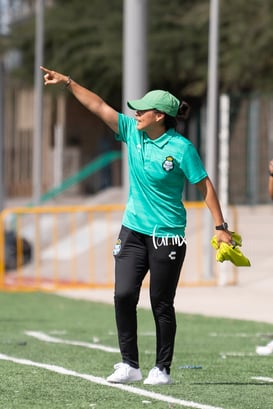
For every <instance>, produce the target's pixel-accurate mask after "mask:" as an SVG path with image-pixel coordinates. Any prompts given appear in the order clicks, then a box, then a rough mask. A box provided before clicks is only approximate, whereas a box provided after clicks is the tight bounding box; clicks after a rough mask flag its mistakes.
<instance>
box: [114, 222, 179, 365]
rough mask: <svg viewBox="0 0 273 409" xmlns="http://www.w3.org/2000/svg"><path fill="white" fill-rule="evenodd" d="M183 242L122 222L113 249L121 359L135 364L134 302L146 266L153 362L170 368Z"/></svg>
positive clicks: (136, 362)
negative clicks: (139, 230) (152, 323)
mask: <svg viewBox="0 0 273 409" xmlns="http://www.w3.org/2000/svg"><path fill="white" fill-rule="evenodd" d="M185 253H186V244H185V242H183V240H182V242H179V243H178V242H177V241H175V240H173V239H169V240H167V239H166V240H165V241H164V239H163V240H162V239H158V241H155V239H154V238H153V237H150V236H147V235H144V234H141V233H137V232H135V231H133V230H130V229H128V228H126V227H124V226H122V228H121V231H120V234H119V239H118V241H117V244H116V246H115V249H114V255H115V260H116V265H115V313H116V323H117V330H118V339H119V347H120V352H121V355H122V361H123V362H124V363H128V364H129V365H131V366H132V367H134V368H138V367H139V356H138V346H137V311H136V309H137V304H138V300H139V294H140V289H141V284H142V281H143V279H144V277H145V276H146V274H147V272H148V270H150V300H151V306H152V311H153V316H154V320H155V327H156V362H155V364H156V366H157V367H159V369H161V370H163V368H165V369H166V371H167V373H169V372H170V366H171V362H172V358H173V350H174V340H175V333H176V318H175V310H174V297H175V292H176V287H177V284H178V280H179V276H180V271H181V267H182V264H183V261H184V258H185Z"/></svg>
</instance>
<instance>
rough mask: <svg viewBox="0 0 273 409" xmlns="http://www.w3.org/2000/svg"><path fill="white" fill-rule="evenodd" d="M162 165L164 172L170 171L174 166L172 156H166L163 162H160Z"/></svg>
mask: <svg viewBox="0 0 273 409" xmlns="http://www.w3.org/2000/svg"><path fill="white" fill-rule="evenodd" d="M162 167H163V169H164V170H166V172H170V171H171V170H173V168H174V158H173V157H172V156H167V157H166V159H165V160H164V162H163V163H162Z"/></svg>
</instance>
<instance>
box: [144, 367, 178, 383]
mask: <svg viewBox="0 0 273 409" xmlns="http://www.w3.org/2000/svg"><path fill="white" fill-rule="evenodd" d="M171 383H172V380H171V377H170V375H168V374H167V372H166V369H165V368H164V369H163V371H161V370H160V369H159V368H158V367H157V366H155V367H154V368H153V369H151V370H150V372H149V375H148V377H147V378H146V379H145V380H144V384H145V385H170V384H171Z"/></svg>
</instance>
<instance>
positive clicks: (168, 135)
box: [144, 129, 175, 148]
mask: <svg viewBox="0 0 273 409" xmlns="http://www.w3.org/2000/svg"><path fill="white" fill-rule="evenodd" d="M174 132H175V131H174V129H168V131H167V132H165V133H164V134H163V135H161V136H160V137H159V138H157V139H150V138H149V137H148V135H147V134H146V133H145V132H144V143H153V144H154V145H156V146H158V147H159V148H162V147H163V146H164V145H166V144H167V143H168V142H169V140H170V139H171V138H172V136H173V134H174Z"/></svg>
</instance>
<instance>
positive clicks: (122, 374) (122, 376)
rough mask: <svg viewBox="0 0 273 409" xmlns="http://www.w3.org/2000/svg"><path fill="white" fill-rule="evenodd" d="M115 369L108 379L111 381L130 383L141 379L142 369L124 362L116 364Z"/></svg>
mask: <svg viewBox="0 0 273 409" xmlns="http://www.w3.org/2000/svg"><path fill="white" fill-rule="evenodd" d="M114 369H115V371H114V372H113V373H112V375H110V376H108V378H107V379H106V380H107V381H108V382H111V383H128V382H136V381H141V379H142V375H141V371H140V369H136V368H132V367H131V366H130V365H128V364H125V363H123V362H121V363H119V364H116V365H114Z"/></svg>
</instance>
